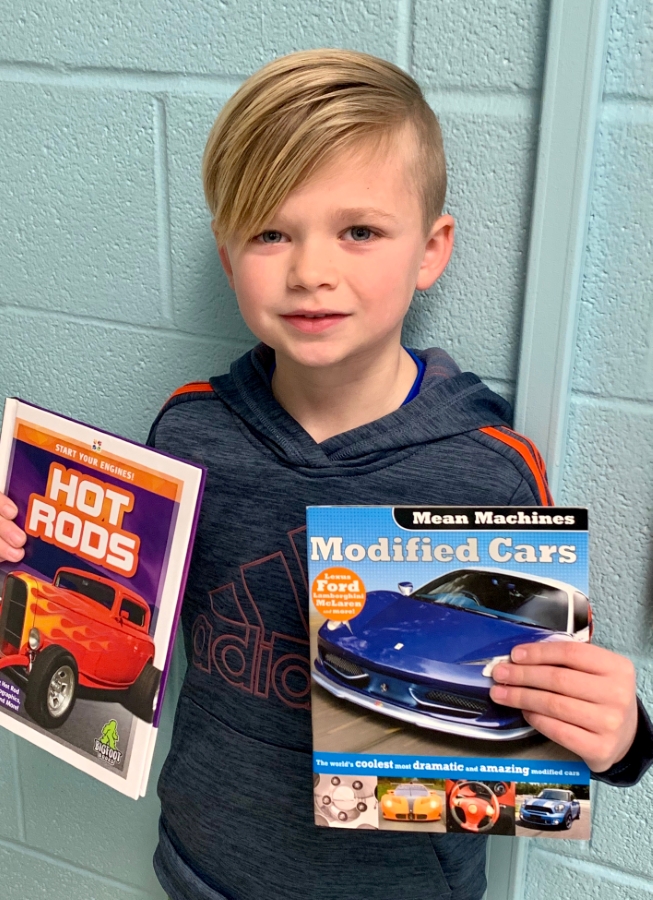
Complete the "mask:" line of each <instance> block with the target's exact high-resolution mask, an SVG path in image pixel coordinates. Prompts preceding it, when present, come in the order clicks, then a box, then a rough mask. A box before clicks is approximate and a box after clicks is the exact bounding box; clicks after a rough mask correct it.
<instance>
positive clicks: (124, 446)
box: [0, 398, 205, 799]
mask: <svg viewBox="0 0 653 900" xmlns="http://www.w3.org/2000/svg"><path fill="white" fill-rule="evenodd" d="M204 477H205V473H204V469H203V468H202V467H201V466H198V465H194V464H190V463H187V462H182V461H181V460H178V459H174V458H173V457H171V456H168V455H166V454H164V453H161V452H159V451H157V450H153V449H151V448H149V447H144V446H141V445H139V444H136V443H132V442H131V441H128V440H126V439H123V438H120V437H117V436H115V435H112V434H109V433H108V432H106V431H103V430H101V429H99V428H93V427H91V426H89V425H85V424H82V423H80V422H75V421H73V420H71V419H68V418H66V417H64V416H60V415H57V414H55V413H53V412H49V411H47V410H44V409H40V408H39V407H36V406H33V405H32V404H29V403H25V402H23V401H20V400H17V399H13V398H12V399H8V400H7V401H6V404H5V411H4V418H3V424H2V434H1V435H0V491H2V492H3V493H5V494H7V495H8V496H9V497H10V498H11V500H13V502H14V503H15V504H16V506H17V507H18V515H17V518H16V519H15V521H16V524H17V525H19V526H20V527H21V528H22V529H24V530H25V531H26V533H27V542H26V545H25V555H24V557H23V559H22V560H21V561H20V562H14V563H12V562H10V561H5V562H2V563H0V591H1V594H0V597H1V601H0V725H1V726H2V727H4V728H6V729H8V730H9V731H12V732H13V733H14V734H17V735H19V736H20V737H22V738H25V739H26V740H28V741H30V742H31V743H33V744H36V745H37V746H39V747H42V748H43V749H44V750H47V751H48V752H50V753H52V754H53V755H55V756H57V757H59V758H60V759H62V760H64V761H65V762H67V763H70V764H71V765H72V766H75V767H76V768H78V769H80V770H81V771H83V772H86V773H87V774H88V775H91V776H92V777H94V778H97V779H98V780H99V781H102V782H104V784H108V785H109V786H111V787H112V788H115V789H116V790H117V791H120V792H121V793H123V794H126V795H127V796H129V797H132V798H134V799H136V798H138V797H139V796H144V795H145V791H146V787H147V780H148V775H149V771H150V766H151V762H152V754H153V752H154V745H155V741H156V734H157V729H158V724H159V717H160V713H161V707H162V698H163V692H164V689H165V685H166V681H167V678H168V674H169V670H170V663H171V657H172V650H173V639H174V634H175V629H176V625H177V621H178V617H179V613H180V608H181V598H182V595H183V591H184V586H185V582H186V575H187V572H188V566H189V562H190V551H191V547H192V542H193V538H194V534H195V529H196V525H197V517H198V514H199V504H200V500H201V496H202V491H203V488H204Z"/></svg>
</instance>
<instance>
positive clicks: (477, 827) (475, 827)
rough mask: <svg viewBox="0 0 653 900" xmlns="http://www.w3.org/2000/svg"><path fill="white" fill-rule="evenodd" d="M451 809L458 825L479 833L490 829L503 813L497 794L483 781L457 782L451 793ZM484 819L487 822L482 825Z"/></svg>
mask: <svg viewBox="0 0 653 900" xmlns="http://www.w3.org/2000/svg"><path fill="white" fill-rule="evenodd" d="M449 810H450V811H451V816H452V818H453V820H454V822H455V823H456V824H457V825H459V826H460V827H461V828H464V829H465V831H472V832H475V833H478V834H481V833H483V832H484V831H490V829H491V828H492V827H493V826H494V825H495V824H496V823H497V821H498V819H499V815H500V813H501V807H500V806H499V800H498V798H497V795H496V794H495V793H494V791H493V790H492V788H490V787H488V785H487V784H483V782H481V781H459V782H458V783H457V784H455V785H454V786H453V788H452V789H451V793H450V795H449ZM483 819H487V822H486V823H485V824H484V825H481V822H482V821H483Z"/></svg>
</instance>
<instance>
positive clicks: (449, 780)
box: [307, 506, 592, 840]
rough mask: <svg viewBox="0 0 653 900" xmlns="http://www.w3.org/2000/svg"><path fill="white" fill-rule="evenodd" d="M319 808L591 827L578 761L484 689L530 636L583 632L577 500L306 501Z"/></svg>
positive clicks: (454, 823) (391, 818)
mask: <svg viewBox="0 0 653 900" xmlns="http://www.w3.org/2000/svg"><path fill="white" fill-rule="evenodd" d="M307 525H308V535H307V537H308V570H309V589H310V591H309V593H310V632H311V674H312V710H313V713H312V714H313V748H314V753H313V777H314V806H315V822H316V824H317V825H320V826H323V827H341V828H367V829H370V828H373V829H383V830H397V831H407V830H409V831H435V832H456V833H462V834H465V833H468V834H477V833H483V834H503V835H517V836H520V837H525V836H531V837H543V836H546V837H558V838H560V837H565V838H577V839H580V840H587V839H589V836H590V794H589V780H590V778H589V777H590V773H589V769H588V767H587V766H586V765H585V763H583V762H582V761H581V760H579V759H578V758H575V757H574V755H573V754H572V753H570V752H569V751H568V750H565V749H564V748H563V747H561V746H559V745H557V744H555V743H554V742H552V741H550V740H548V739H547V738H545V737H543V736H542V735H540V734H538V733H537V732H536V731H535V730H534V729H533V728H531V727H530V726H529V725H528V723H527V722H526V721H525V719H524V718H523V716H522V715H521V713H520V711H519V710H515V709H512V708H510V707H506V706H500V705H498V704H496V703H494V702H493V701H492V699H491V698H490V694H489V691H490V687H491V686H492V684H493V680H492V677H491V676H492V670H493V668H494V666H495V665H497V664H498V663H500V662H502V661H506V660H507V659H508V658H509V656H510V652H511V650H512V648H513V647H515V646H516V645H517V644H522V643H529V642H531V641H589V640H590V639H591V636H592V611H591V606H590V601H589V599H588V534H587V510H585V509H567V508H560V507H555V508H541V507H520V508H512V507H510V508H507V507H506V508H496V507H495V508H489V507H483V508H475V507H469V508H468V507H451V508H441V507H429V506H423V507H406V506H401V507H391V506H379V507H371V506H368V507H356V506H328V507H327V506H324V507H309V509H308V513H307Z"/></svg>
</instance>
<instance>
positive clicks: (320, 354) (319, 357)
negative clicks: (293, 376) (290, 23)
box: [275, 347, 356, 371]
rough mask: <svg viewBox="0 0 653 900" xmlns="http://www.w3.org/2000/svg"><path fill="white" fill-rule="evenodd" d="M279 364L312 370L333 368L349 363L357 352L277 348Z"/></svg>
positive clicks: (331, 349)
mask: <svg viewBox="0 0 653 900" xmlns="http://www.w3.org/2000/svg"><path fill="white" fill-rule="evenodd" d="M275 352H276V357H277V366H279V365H281V366H284V365H288V366H289V367H291V368H293V369H297V368H301V369H310V370H312V371H315V370H319V369H332V368H334V367H335V368H337V367H338V366H343V365H347V363H348V362H349V361H350V359H351V358H352V357H354V356H356V354H348V353H343V351H342V349H341V348H340V349H336V348H327V347H320V348H317V347H314V348H311V349H310V350H309V349H306V350H305V351H301V350H291V351H290V352H288V350H287V349H286V348H283V349H280V350H276V351H275Z"/></svg>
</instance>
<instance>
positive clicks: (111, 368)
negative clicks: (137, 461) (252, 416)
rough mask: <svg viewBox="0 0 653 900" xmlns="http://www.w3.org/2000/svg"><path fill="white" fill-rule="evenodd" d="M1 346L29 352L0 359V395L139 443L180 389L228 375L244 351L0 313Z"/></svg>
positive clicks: (165, 334)
mask: <svg viewBox="0 0 653 900" xmlns="http://www.w3.org/2000/svg"><path fill="white" fill-rule="evenodd" d="M0 346H1V347H2V348H9V347H11V348H22V347H26V350H25V352H12V353H11V354H7V355H6V356H5V355H3V362H2V366H1V367H0V396H3V397H4V396H19V397H22V398H23V399H24V400H29V401H31V402H33V403H36V404H38V405H40V406H45V407H48V408H49V409H55V410H56V411H58V412H61V413H64V414H65V415H69V416H72V417H73V418H77V419H81V420H82V421H87V422H92V423H93V424H94V425H97V426H98V427H99V428H105V429H107V430H109V431H113V432H115V433H117V434H122V435H124V436H125V437H129V438H132V439H134V440H138V441H144V440H145V438H146V436H147V432H148V430H149V427H150V424H151V423H152V420H153V419H154V417H155V415H156V414H157V412H158V410H159V409H160V408H161V405H162V404H163V402H164V401H165V399H166V398H167V397H168V396H170V394H171V393H172V391H173V390H175V388H177V387H179V386H180V385H182V384H185V383H186V382H188V381H197V380H201V379H206V378H209V377H210V376H211V375H218V374H220V373H221V372H224V371H225V370H226V369H228V367H229V364H230V363H231V362H232V361H233V360H234V359H235V358H236V357H237V356H240V354H241V353H242V352H243V351H244V350H245V345H227V344H224V343H221V342H219V341H218V340H216V339H210V340H201V339H199V338H190V337H187V336H184V335H177V334H175V333H174V332H170V331H162V330H161V331H158V330H156V329H141V330H131V329H130V328H118V327H113V326H111V325H108V324H107V325H103V324H101V323H100V324H92V323H89V322H85V321H76V320H74V319H73V320H68V319H64V318H61V317H57V316H48V315H47V314H41V315H38V316H35V315H21V313H19V312H17V311H15V310H4V311H3V310H2V309H0ZM62 348H63V350H62Z"/></svg>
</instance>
